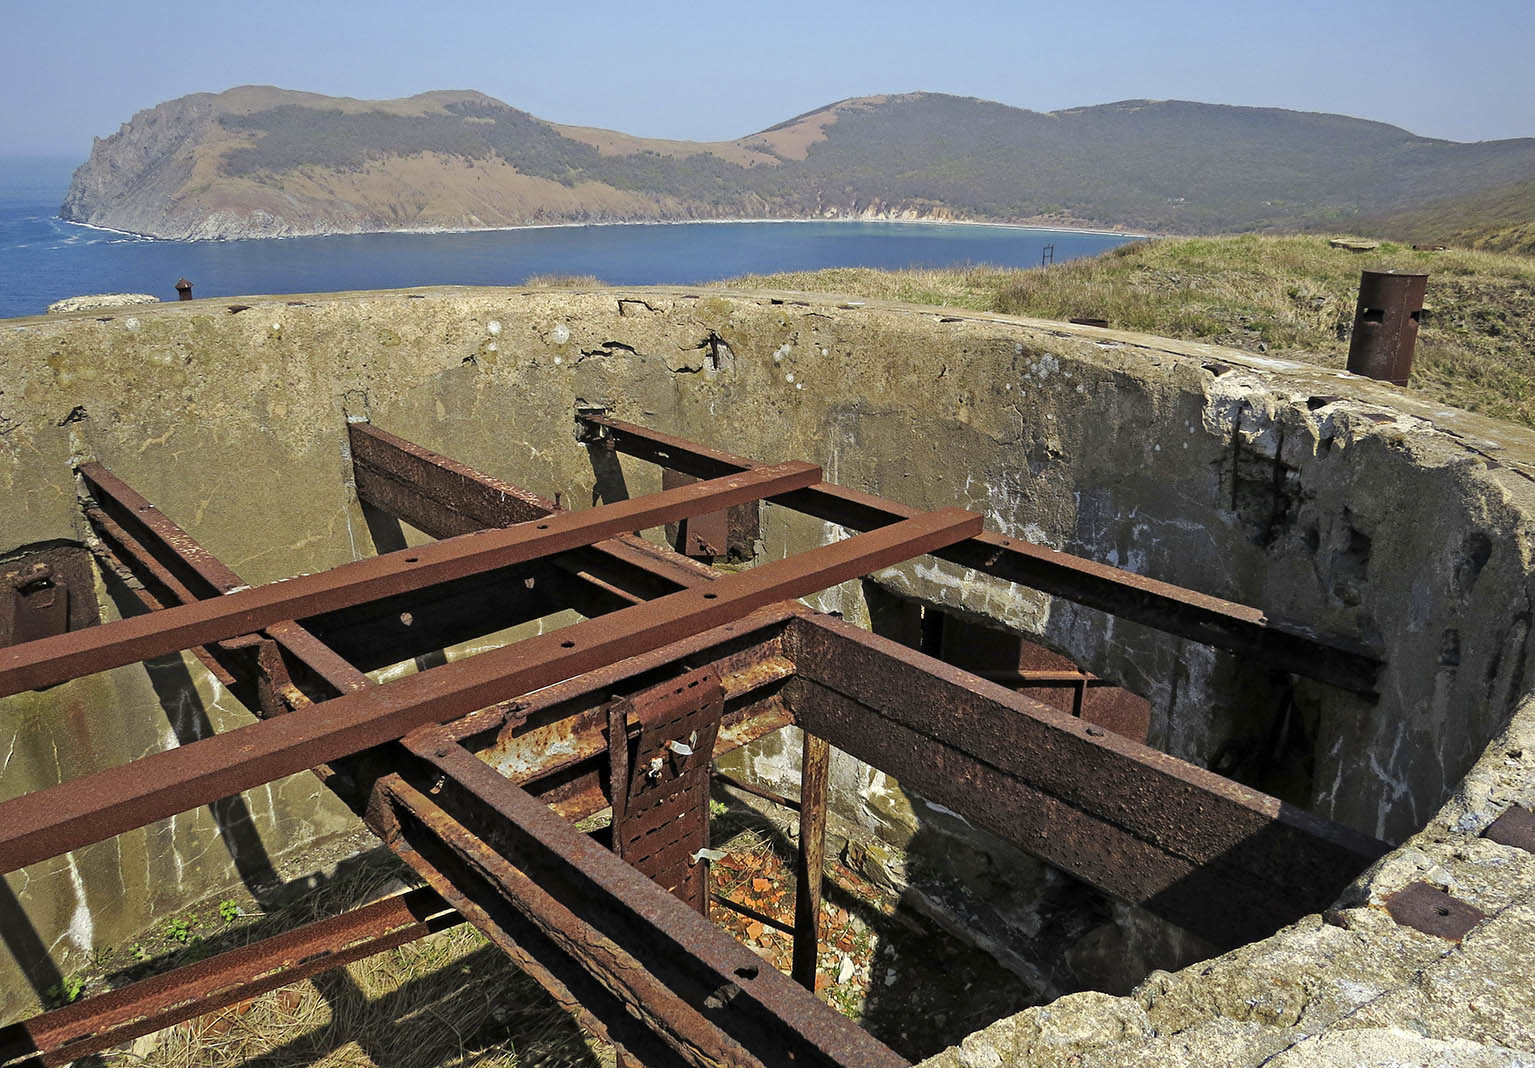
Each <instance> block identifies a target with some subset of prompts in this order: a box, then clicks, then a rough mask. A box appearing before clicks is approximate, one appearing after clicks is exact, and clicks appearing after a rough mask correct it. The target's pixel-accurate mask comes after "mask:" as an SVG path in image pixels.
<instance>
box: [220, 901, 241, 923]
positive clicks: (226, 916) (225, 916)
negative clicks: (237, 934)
mask: <svg viewBox="0 0 1535 1068" xmlns="http://www.w3.org/2000/svg"><path fill="white" fill-rule="evenodd" d="M243 915H245V911H244V910H243V909H241V908H240V903H239V902H238V901H236V900H234V899H233V898H227V897H226V898H225V899H224V900H223V901H220V902H219V918H220V919H222V920H223V921H224V922H225V923H234V922H235V921H236V920H238V919H239V918H240V917H241V916H243Z"/></svg>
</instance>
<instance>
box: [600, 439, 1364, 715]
mask: <svg viewBox="0 0 1535 1068" xmlns="http://www.w3.org/2000/svg"><path fill="white" fill-rule="evenodd" d="M577 420H578V422H579V423H580V424H581V425H582V427H583V428H584V430H585V432H586V434H587V437H588V439H589V440H592V441H597V440H601V441H603V442H605V443H608V444H610V446H611V447H612V448H615V449H616V450H618V451H619V452H623V453H626V454H628V455H631V456H637V457H639V458H641V459H645V460H649V461H651V462H653V463H656V464H660V465H662V466H663V467H667V468H671V469H675V470H678V471H683V472H686V473H687V474H690V475H694V476H696V477H699V478H710V477H713V476H716V475H719V474H722V473H724V472H728V471H742V470H747V469H749V468H752V467H754V466H756V465H757V461H754V460H750V459H746V458H745V457H740V456H734V455H731V454H730V453H725V452H720V451H719V450H717V449H710V448H708V447H706V446H703V445H699V444H698V443H696V442H691V441H687V440H685V439H682V438H678V437H674V436H672V435H668V434H661V433H658V432H656V431H653V430H649V429H647V428H645V427H641V426H635V425H634V424H632V423H625V422H622V421H621V420H617V419H613V418H610V417H608V416H605V415H600V414H594V413H591V412H582V413H578V415H577ZM774 503H775V504H781V505H784V506H785V507H789V508H794V509H796V510H798V511H801V512H805V513H807V514H809V515H813V516H815V517H816V518H818V519H825V520H829V521H830V522H834V523H837V524H839V525H840V526H843V527H847V528H849V529H852V530H870V529H873V528H875V527H878V526H880V525H882V524H884V523H889V522H891V521H893V520H895V519H899V518H902V517H904V516H907V515H911V514H912V510H911V509H910V508H907V507H906V506H905V505H901V504H897V503H895V502H893V501H887V500H882V499H881V498H878V497H874V496H872V495H870V494H866V493H859V492H857V491H856V490H850V489H847V488H846V487H843V486H836V485H832V484H829V483H821V484H820V485H817V486H812V487H810V488H809V489H804V490H799V491H796V492H794V493H790V494H785V495H783V496H782V497H779V498H775V499H774ZM934 555H936V556H939V557H941V558H942V559H945V560H950V561H953V562H954V563H957V564H962V565H963V566H965V567H969V568H973V569H975V570H977V571H981V572H984V573H986V574H988V575H993V576H995V577H997V578H1001V579H1005V580H1007V581H1009V582H1016V583H1018V584H1020V585H1023V586H1028V587H1031V588H1033V589H1037V590H1040V591H1042V592H1044V593H1048V594H1050V595H1051V596H1054V597H1063V598H1065V599H1067V600H1070V601H1075V602H1076V603H1078V604H1082V605H1086V606H1087V607H1089V608H1096V609H1099V610H1101V611H1104V612H1107V613H1109V614H1110V615H1115V616H1121V617H1123V618H1125V619H1132V620H1135V621H1136V622H1138V623H1144V624H1146V625H1147V626H1151V627H1156V628H1158V629H1159V630H1164V631H1167V632H1168V633H1171V634H1177V635H1180V636H1182V637H1185V638H1190V639H1192V640H1194V641H1197V642H1202V643H1204V644H1207V645H1211V646H1214V647H1216V648H1218V649H1228V650H1231V651H1232V652H1237V653H1241V654H1243V655H1245V656H1249V657H1252V658H1255V659H1258V660H1260V661H1262V662H1264V663H1267V664H1271V665H1272V666H1274V667H1277V668H1280V669H1281V670H1284V671H1289V672H1293V673H1294V674H1297V675H1303V676H1305V677H1307V678H1312V679H1318V680H1320V681H1322V682H1326V683H1329V684H1331V685H1333V686H1337V687H1339V688H1341V689H1345V690H1349V691H1351V692H1353V693H1358V694H1362V695H1365V696H1373V695H1374V693H1375V680H1376V677H1377V675H1378V674H1379V672H1380V668H1381V662H1380V660H1379V659H1378V658H1377V657H1375V656H1373V655H1371V654H1369V653H1367V652H1365V651H1363V650H1360V649H1356V648H1353V647H1351V646H1350V645H1349V644H1348V643H1346V642H1344V641H1342V640H1340V639H1330V640H1326V641H1323V640H1319V639H1316V638H1311V637H1308V636H1306V635H1303V634H1298V633H1295V632H1291V631H1286V630H1283V629H1281V628H1279V627H1276V626H1274V625H1273V624H1272V623H1270V622H1269V621H1268V620H1267V619H1266V618H1265V617H1264V614H1263V612H1262V611H1261V610H1259V609H1256V608H1251V607H1248V606H1246V605H1240V604H1236V603H1235V602H1232V601H1227V600H1224V599H1223V598H1220V597H1212V596H1210V595H1208V594H1203V593H1198V592H1196V591H1194V590H1188V589H1184V588H1182V587H1179V586H1174V585H1172V584H1170V583H1166V582H1159V581H1157V580H1156V579H1152V578H1148V577H1146V576H1144V575H1137V574H1135V573H1134V572H1131V571H1125V570H1122V569H1120V568H1116V567H1110V566H1108V565H1107V564H1099V563H1095V562H1094V561H1091V560H1084V559H1082V558H1081V557H1077V556H1072V555H1070V554H1068V553H1062V552H1056V551H1055V550H1053V549H1048V548H1046V547H1044V546H1042V545H1036V544H1034V543H1033V542H1029V541H1025V540H1024V539H1022V538H1011V537H1006V536H1004V535H1001V534H995V533H992V532H989V531H988V532H985V533H982V534H979V535H977V536H976V537H974V538H971V539H969V540H968V541H965V542H961V543H957V544H955V545H951V546H949V547H947V548H945V549H943V550H941V551H939V552H937V553H935V554H934Z"/></svg>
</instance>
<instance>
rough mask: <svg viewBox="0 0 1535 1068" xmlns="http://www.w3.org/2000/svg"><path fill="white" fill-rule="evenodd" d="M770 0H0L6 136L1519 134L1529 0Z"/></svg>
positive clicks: (58, 146)
mask: <svg viewBox="0 0 1535 1068" xmlns="http://www.w3.org/2000/svg"><path fill="white" fill-rule="evenodd" d="M1255 7H1256V5H1252V6H1250V5H1249V4H1247V3H1244V2H1243V0H1227V2H1225V3H1194V2H1179V0H1160V2H1159V0H1137V2H1134V3H1104V2H1076V3H1050V4H1032V3H1011V4H1008V3H994V4H962V3H958V4H956V3H933V2H926V3H911V2H908V0H884V2H883V3H879V4H869V5H857V6H853V5H838V4H834V3H824V2H823V3H801V2H799V0H780V2H777V3H763V4H757V5H752V6H751V7H750V8H749V9H748V8H747V7H746V6H744V5H737V4H728V3H726V4H711V5H704V4H694V5H668V4H665V3H662V4H641V3H634V2H632V0H630V2H628V3H624V4H616V3H605V2H591V0H587V2H583V3H568V2H567V3H559V2H544V3H540V4H538V5H536V6H534V5H528V6H526V7H524V6H523V5H518V4H501V3H489V2H460V3H455V2H437V3H432V2H427V3H422V2H419V0H415V2H410V3H406V2H403V0H383V2H376V3H372V4H363V3H357V4H346V5H330V4H325V3H322V2H315V0H309V2H302V3H301V2H295V0H266V2H262V3H249V2H246V3H241V4H227V3H220V2H206V0H204V2H188V3H174V2H171V3H159V4H153V5H146V4H123V3H121V2H120V0H118V2H112V3H106V2H98V0H75V2H66V3H59V4H53V5H49V4H44V3H38V2H35V0H0V102H3V106H0V155H20V154H65V155H75V156H80V157H82V158H83V156H84V154H85V153H86V152H87V151H88V150H89V148H90V141H91V137H92V136H105V135H107V134H110V133H112V132H113V131H115V130H116V129H117V127H118V125H119V124H120V123H122V122H124V121H125V120H127V119H128V118H129V116H131V115H132V114H133V112H135V111H137V110H138V109H140V108H146V107H151V106H153V105H154V104H157V103H159V102H160V101H162V100H167V99H169V98H171V97H176V96H181V95H183V94H186V93H193V92H202V91H218V90H222V89H226V88H229V87H230V86H234V85H242V84H250V83H260V84H273V85H280V86H284V87H286V88H292V89H307V90H311V91H314V92H320V93H329V94H336V95H345V96H357V97H395V96H408V95H410V94H412V93H417V92H421V91H423V90H426V89H447V88H453V89H480V90H482V91H484V92H486V93H489V94H490V95H491V96H494V97H497V98H499V99H501V100H504V101H506V102H507V103H509V104H512V105H513V106H515V107H519V108H523V109H525V110H528V111H531V112H533V113H534V114H535V115H538V116H540V117H542V118H546V119H552V120H555V121H558V122H567V123H577V124H582V125H593V126H608V127H613V128H616V129H621V130H625V131H627V132H630V133H635V134H640V135H644V136H651V137H677V138H690V139H698V140H716V139H726V138H733V137H739V136H742V135H744V134H747V133H751V132H754V131H756V130H759V129H761V128H763V127H765V126H769V125H772V124H773V123H775V122H779V121H781V120H783V119H786V118H789V117H790V116H792V115H795V114H798V113H800V112H803V111H808V110H811V109H812V108H816V107H819V106H821V105H823V104H827V103H830V102H832V101H834V100H838V99H841V98H843V97H848V96H859V95H865V94H870V93H879V92H900V91H906V90H913V89H926V90H935V91H941V92H950V93H959V94H962V95H967V96H979V97H985V98H987V99H991V100H999V101H1002V102H1003V103H1006V104H1013V105H1016V106H1019V107H1027V108H1033V109H1036V110H1053V109H1056V108H1062V107H1072V106H1076V105H1083V104H1099V103H1105V102H1108V101H1112V100H1122V99H1127V98H1134V97H1150V98H1179V99H1186V100H1201V101H1209V102H1214V103H1224V104H1252V105H1265V106H1275V107H1286V108H1297V109H1301V110H1308V111H1333V112H1342V113H1344V114H1349V115H1357V116H1360V117H1363V118H1370V119H1379V120H1382V121H1385V122H1391V123H1395V124H1397V125H1400V126H1405V127H1406V128H1407V129H1409V130H1412V131H1413V132H1415V133H1419V134H1424V135H1427V136H1433V137H1446V138H1451V139H1454V140H1480V139H1489V138H1499V137H1521V136H1531V135H1535V74H1532V73H1531V55H1532V54H1535V2H1532V0H1509V2H1502V0H1487V2H1481V3H1478V2H1477V0H1463V2H1462V3H1460V4H1450V3H1444V2H1438V3H1427V2H1417V0H1399V2H1397V3H1392V4H1383V3H1379V2H1376V3H1368V4H1367V3H1351V2H1349V0H1334V2H1331V3H1312V2H1307V0H1302V2H1288V3H1277V4H1265V5H1264V7H1263V10H1255V9H1254V8H1255Z"/></svg>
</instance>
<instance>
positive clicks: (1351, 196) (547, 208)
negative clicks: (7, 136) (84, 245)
mask: <svg viewBox="0 0 1535 1068" xmlns="http://www.w3.org/2000/svg"><path fill="white" fill-rule="evenodd" d="M1532 169H1535V140H1531V139H1520V140H1510V141H1497V142H1482V143H1478V144H1474V145H1463V144H1456V143H1453V142H1447V141H1434V140H1429V139H1426V138H1420V137H1415V136H1414V135H1412V134H1410V133H1408V132H1407V131H1405V130H1401V129H1398V128H1396V127H1392V126H1387V125H1384V124H1381V123H1373V122H1365V121H1362V120H1359V119H1351V118H1346V117H1343V116H1338V115H1320V114H1311V113H1304V112H1290V111H1280V110H1276V109H1264V108H1236V107H1226V106H1221V105H1211V104H1194V103H1187V102H1181V101H1125V102H1121V103H1118V104H1107V105H1102V106H1100V107H1091V108H1076V109H1072V110H1068V111H1061V112H1052V113H1040V112H1033V111H1025V110H1021V109H1018V108H1011V107H1006V106H1004V105H1001V104H996V103H991V102H988V101H983V100H976V99H972V98H963V97H953V96H943V95H939V94H933V93H910V94H904V95H900V96H879V97H865V98H860V99H856V100H845V101H841V102H839V103H837V104H833V105H830V106H828V107H825V108H821V109H818V110H816V111H813V112H809V113H807V114H805V115H801V116H798V117H796V118H794V119H790V120H788V121H787V122H784V123H780V124H779V125H777V126H774V127H771V128H770V129H767V130H764V131H762V132H760V133H757V134H752V135H750V136H748V137H743V138H740V139H738V140H735V141H721V142H690V141H661V140H647V139H643V138H636V137H631V136H629V135H627V134H623V133H619V132H616V131H611V130H600V129H592V128H586V127H573V126H560V125H556V124H553V123H549V122H545V121H544V120H542V119H538V118H536V117H534V116H532V115H529V114H528V113H526V112H523V111H519V110H517V109H516V108H512V107H509V106H508V105H506V104H503V103H501V102H500V101H497V100H494V99H492V98H490V97H488V96H485V95H484V94H482V93H476V92H471V91H440V92H432V93H424V94H422V95H420V96H414V97H410V98H408V99H404V100H376V101H367V100H353V99H347V98H338V97H325V96H318V95H315V94H310V93H297V92H291V91H288V90H282V89H274V88H270V87H260V86H246V87H242V88H239V89H231V90H229V91H227V92H224V93H219V94H216V95H215V94H206V93H205V94H197V95H194V96H187V97H182V98H180V99H178V100H172V101H169V102H167V103H164V104H161V105H159V106H158V107H155V108H151V109H148V110H146V111H142V112H140V113H138V114H137V115H135V116H134V117H133V119H132V120H131V121H129V122H128V123H127V124H125V125H124V126H123V127H122V128H121V129H120V130H119V131H118V132H117V133H115V134H113V135H112V136H111V137H108V138H106V139H103V140H98V141H97V142H96V143H95V146H94V148H93V149H92V152H91V156H90V159H89V160H88V161H87V162H86V163H85V164H84V165H83V166H82V167H81V168H80V169H79V171H77V172H76V174H75V177H74V182H73V184H72V186H71V188H70V191H69V195H68V198H67V199H66V200H65V202H64V205H63V209H62V212H61V214H62V215H63V217H64V218H66V219H71V220H74V221H78V222H87V223H91V224H94V225H97V226H106V227H111V228H113V229H119V230H127V231H131V232H134V233H140V234H146V235H149V236H154V237H167V238H181V239H189V238H190V239H198V238H234V237H281V236H293V235H300V234H324V233H356V232H362V231H377V230H408V229H458V228H465V229H474V228H488V227H503V226H522V225H529V224H539V223H563V222H615V221H639V220H685V219H706V218H786V219H795V218H900V219H920V218H937V219H971V220H978V221H994V222H1039V223H1053V224H1057V225H1070V224H1088V225H1097V226H1129V227H1137V228H1148V229H1161V230H1176V231H1183V232H1214V231H1229V230H1242V229H1264V228H1283V229H1295V228H1304V227H1333V228H1345V227H1348V226H1350V225H1355V224H1358V223H1360V222H1362V221H1366V220H1370V219H1375V218H1380V217H1383V216H1385V215H1388V214H1390V213H1393V212H1400V211H1403V210H1407V209H1409V208H1411V207H1412V206H1414V205H1418V204H1425V203H1431V202H1433V201H1435V199H1436V198H1443V197H1446V196H1452V195H1456V196H1458V195H1463V194H1466V193H1474V192H1477V191H1485V190H1495V189H1499V188H1502V187H1504V186H1507V185H1508V184H1510V183H1514V182H1517V181H1519V180H1522V179H1524V178H1525V177H1526V176H1527V175H1528V174H1529V173H1530V171H1531V170H1532Z"/></svg>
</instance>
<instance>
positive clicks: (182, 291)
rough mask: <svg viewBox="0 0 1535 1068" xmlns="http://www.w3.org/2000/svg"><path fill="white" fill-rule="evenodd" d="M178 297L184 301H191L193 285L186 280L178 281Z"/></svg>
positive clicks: (179, 279) (180, 279)
mask: <svg viewBox="0 0 1535 1068" xmlns="http://www.w3.org/2000/svg"><path fill="white" fill-rule="evenodd" d="M176 296H178V297H180V298H181V299H182V300H191V299H192V283H191V282H188V281H187V280H186V279H185V278H178V279H176Z"/></svg>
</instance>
